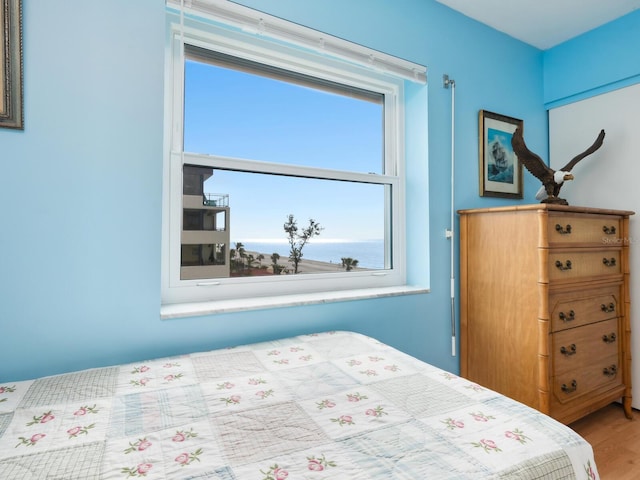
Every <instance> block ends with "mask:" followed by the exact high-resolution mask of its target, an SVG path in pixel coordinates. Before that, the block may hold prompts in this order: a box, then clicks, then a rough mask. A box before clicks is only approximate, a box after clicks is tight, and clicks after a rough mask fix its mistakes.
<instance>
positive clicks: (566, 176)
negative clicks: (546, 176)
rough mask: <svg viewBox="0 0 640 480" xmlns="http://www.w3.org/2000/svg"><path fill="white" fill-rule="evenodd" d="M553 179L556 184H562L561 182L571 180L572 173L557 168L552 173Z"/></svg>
mask: <svg viewBox="0 0 640 480" xmlns="http://www.w3.org/2000/svg"><path fill="white" fill-rule="evenodd" d="M553 180H554V181H555V182H556V183H557V184H558V185H562V183H563V182H565V181H567V180H573V174H571V173H569V172H563V171H562V170H558V171H557V172H555V173H554V174H553Z"/></svg>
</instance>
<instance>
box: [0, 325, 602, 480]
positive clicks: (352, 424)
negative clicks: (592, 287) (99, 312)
mask: <svg viewBox="0 0 640 480" xmlns="http://www.w3.org/2000/svg"><path fill="white" fill-rule="evenodd" d="M143 477H144V478H146V479H149V480H151V479H216V480H236V479H238V480H239V479H242V480H244V479H247V480H249V479H251V480H254V479H255V480H285V479H286V480H298V479H305V480H316V479H332V480H336V479H344V480H365V479H366V480H371V479H378V480H380V479H406V480H427V479H437V480H441V479H493V478H501V479H503V478H504V479H543V478H544V479H552V480H559V479H596V478H598V473H597V470H596V465H595V463H594V457H593V453H592V449H591V446H590V445H589V444H588V443H586V442H585V441H584V440H583V439H582V438H581V437H580V436H578V435H577V434H576V433H574V432H573V431H572V430H571V429H569V428H568V427H566V426H564V425H562V424H560V423H558V422H556V421H554V420H552V419H550V418H549V417H547V416H545V415H542V414H541V413H539V412H536V411H535V410H532V409H530V408H528V407H526V406H524V405H522V404H519V403H516V402H514V401H512V400H510V399H508V398H506V397H504V396H501V395H499V394H497V393H495V392H493V391H490V390H487V389H485V388H482V387H480V386H478V385H476V384H473V383H471V382H469V381H467V380H465V379H463V378H460V377H458V376H456V375H453V374H451V373H447V372H445V371H443V370H440V369H438V368H435V367H433V366H431V365H428V364H426V363H423V362H420V361H418V360H416V359H415V358H413V357H410V356H407V355H405V354H403V353H401V352H399V351H398V350H395V349H394V348H392V347H390V346H387V345H384V344H382V343H380V342H377V341H376V340H374V339H372V338H369V337H366V336H363V335H360V334H355V333H349V332H329V333H321V334H316V335H306V336H299V337H293V338H288V339H283V340H279V341H273V342H267V343H258V344H253V345H245V346H239V347H235V348H230V349H224V350H215V351H211V352H203V353H193V354H190V355H186V356H180V357H172V358H164V359H158V360H151V361H147V362H140V363H136V364H131V365H121V366H114V367H108V368H99V369H93V370H86V371H80V372H75V373H69V374H64V375H58V376H53V377H46V378H40V379H37V380H31V381H22V382H8V383H0V479H11V480H22V479H29V480H32V479H33V480H35V479H38V480H40V479H69V480H70V479H81V480H90V479H102V480H115V479H131V478H143Z"/></svg>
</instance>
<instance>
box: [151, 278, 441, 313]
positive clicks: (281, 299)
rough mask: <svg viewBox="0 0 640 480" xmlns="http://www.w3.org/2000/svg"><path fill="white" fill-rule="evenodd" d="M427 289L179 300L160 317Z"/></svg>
mask: <svg viewBox="0 0 640 480" xmlns="http://www.w3.org/2000/svg"><path fill="white" fill-rule="evenodd" d="M428 292H429V289H428V288H424V287H412V286H407V285H405V286H401V287H385V288H367V289H362V290H343V291H336V292H321V293H305V294H299V295H282V296H277V297H259V298H248V299H247V298H243V299H237V300H222V301H211V302H194V303H180V304H171V305H162V307H160V318H161V319H162V320H170V319H173V318H182V317H195V316H201V315H212V314H219V313H231V312H242V311H247V310H259V309H265V308H278V307H298V306H303V305H316V304H321V303H332V302H345V301H350V300H366V299H371V298H383V297H393V296H398V295H413V294H419V293H428Z"/></svg>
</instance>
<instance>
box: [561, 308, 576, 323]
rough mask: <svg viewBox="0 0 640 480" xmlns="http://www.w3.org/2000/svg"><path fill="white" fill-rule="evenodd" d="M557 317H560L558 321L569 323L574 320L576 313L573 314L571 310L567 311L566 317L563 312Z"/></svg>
mask: <svg viewBox="0 0 640 480" xmlns="http://www.w3.org/2000/svg"><path fill="white" fill-rule="evenodd" d="M558 316H559V317H560V320H562V321H563V322H570V321H571V320H575V319H576V312H574V311H573V310H569V315H567V314H566V313H564V312H560V313H559V314H558Z"/></svg>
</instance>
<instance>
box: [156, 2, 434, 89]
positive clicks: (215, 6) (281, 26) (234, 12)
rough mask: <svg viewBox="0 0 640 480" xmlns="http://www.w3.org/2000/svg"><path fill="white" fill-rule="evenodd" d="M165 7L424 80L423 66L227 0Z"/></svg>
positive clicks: (174, 3)
mask: <svg viewBox="0 0 640 480" xmlns="http://www.w3.org/2000/svg"><path fill="white" fill-rule="evenodd" d="M167 6H169V7H174V8H176V10H177V11H179V12H180V11H182V13H183V14H184V15H190V16H195V17H204V18H206V19H209V20H213V21H220V22H223V23H225V24H227V25H229V24H230V25H234V26H236V27H238V28H241V29H242V30H243V31H245V32H249V33H254V34H256V35H261V36H265V37H271V38H274V39H278V40H284V41H286V42H288V43H292V44H295V45H298V46H301V47H304V48H309V49H312V50H314V51H317V52H320V53H322V54H324V55H327V56H331V57H335V58H339V59H342V60H347V61H349V62H352V63H355V64H357V65H359V66H361V67H366V68H371V69H373V70H376V71H379V72H383V73H385V74H389V75H393V76H395V77H399V78H402V79H405V80H410V81H412V82H416V83H420V84H425V83H426V82H427V68H426V67H425V66H423V65H419V64H417V63H413V62H410V61H408V60H404V59H401V58H398V57H394V56H393V55H388V54H386V53H383V52H379V51H377V50H373V49H371V48H367V47H364V46H361V45H358V44H354V43H352V42H348V41H346V40H342V39H341V38H338V37H334V36H332V35H328V34H326V33H323V32H319V31H317V30H313V29H311V28H308V27H303V26H301V25H296V24H294V23H291V22H287V21H285V20H282V19H280V18H277V17H274V16H271V15H268V14H266V13H263V12H260V11H258V10H253V9H251V8H248V7H244V6H242V5H237V4H235V3H232V2H229V1H228V0H167Z"/></svg>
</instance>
